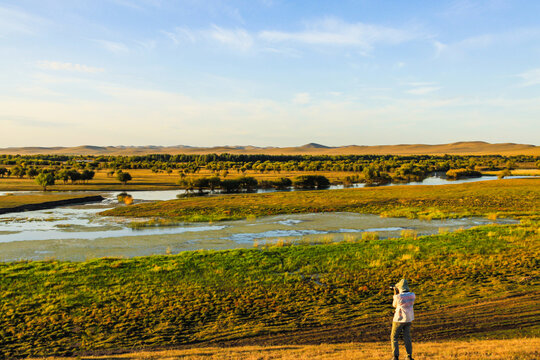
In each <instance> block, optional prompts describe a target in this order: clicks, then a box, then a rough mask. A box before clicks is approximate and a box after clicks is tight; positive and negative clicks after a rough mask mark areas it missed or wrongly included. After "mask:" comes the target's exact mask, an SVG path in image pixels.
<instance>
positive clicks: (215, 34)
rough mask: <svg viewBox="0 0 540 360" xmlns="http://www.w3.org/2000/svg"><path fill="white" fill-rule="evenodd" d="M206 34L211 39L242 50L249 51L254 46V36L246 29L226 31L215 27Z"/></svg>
mask: <svg viewBox="0 0 540 360" xmlns="http://www.w3.org/2000/svg"><path fill="white" fill-rule="evenodd" d="M205 34H206V36H207V37H209V38H210V39H213V40H215V41H217V42H220V43H222V44H225V45H229V46H231V47H234V48H238V49H242V50H246V49H249V48H250V47H251V46H252V45H253V38H252V36H251V35H250V34H249V33H248V32H247V31H246V30H244V29H239V28H237V29H225V28H221V27H219V26H216V25H213V26H212V28H211V29H210V30H208V31H207V32H205Z"/></svg>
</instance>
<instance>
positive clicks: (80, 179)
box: [56, 169, 96, 184]
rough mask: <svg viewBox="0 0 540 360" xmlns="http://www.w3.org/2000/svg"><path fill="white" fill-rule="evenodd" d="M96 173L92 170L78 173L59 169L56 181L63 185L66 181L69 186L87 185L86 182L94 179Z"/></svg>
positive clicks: (72, 170)
mask: <svg viewBox="0 0 540 360" xmlns="http://www.w3.org/2000/svg"><path fill="white" fill-rule="evenodd" d="M95 174H96V173H95V172H94V171H92V170H83V171H82V172H78V171H77V170H74V169H61V170H60V171H58V172H57V173H56V179H58V180H62V181H63V182H64V184H67V183H68V181H70V182H71V184H77V183H79V184H88V181H90V180H92V179H93V178H94V175H95Z"/></svg>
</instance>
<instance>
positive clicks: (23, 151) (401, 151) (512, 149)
mask: <svg viewBox="0 0 540 360" xmlns="http://www.w3.org/2000/svg"><path fill="white" fill-rule="evenodd" d="M212 153H216V154H222V153H230V154H267V155H368V154H372V155H443V154H449V155H492V154H499V155H535V156H540V146H535V145H527V144H514V143H499V144H491V143H487V142H484V141H466V142H456V143H451V144H439V145H426V144H400V145H375V146H364V145H348V146H339V147H332V146H325V145H321V144H316V143H309V144H306V145H302V146H296V147H257V146H215V147H194V146H186V145H178V146H155V145H149V146H92V145H83V146H76V147H9V148H0V154H20V155H32V154H59V155H60V154H62V155H146V154H212Z"/></svg>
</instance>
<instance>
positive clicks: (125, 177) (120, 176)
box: [116, 171, 132, 185]
mask: <svg viewBox="0 0 540 360" xmlns="http://www.w3.org/2000/svg"><path fill="white" fill-rule="evenodd" d="M116 179H117V180H118V181H120V182H121V183H122V184H124V185H126V184H127V182H128V181H130V180H131V179H132V178H131V174H130V173H128V172H123V171H122V172H119V173H117V174H116Z"/></svg>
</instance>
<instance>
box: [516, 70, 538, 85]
mask: <svg viewBox="0 0 540 360" xmlns="http://www.w3.org/2000/svg"><path fill="white" fill-rule="evenodd" d="M518 76H519V77H520V78H522V79H523V80H524V83H523V84H522V85H523V86H532V85H540V68H536V69H532V70H529V71H526V72H524V73H521V74H519V75H518Z"/></svg>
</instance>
